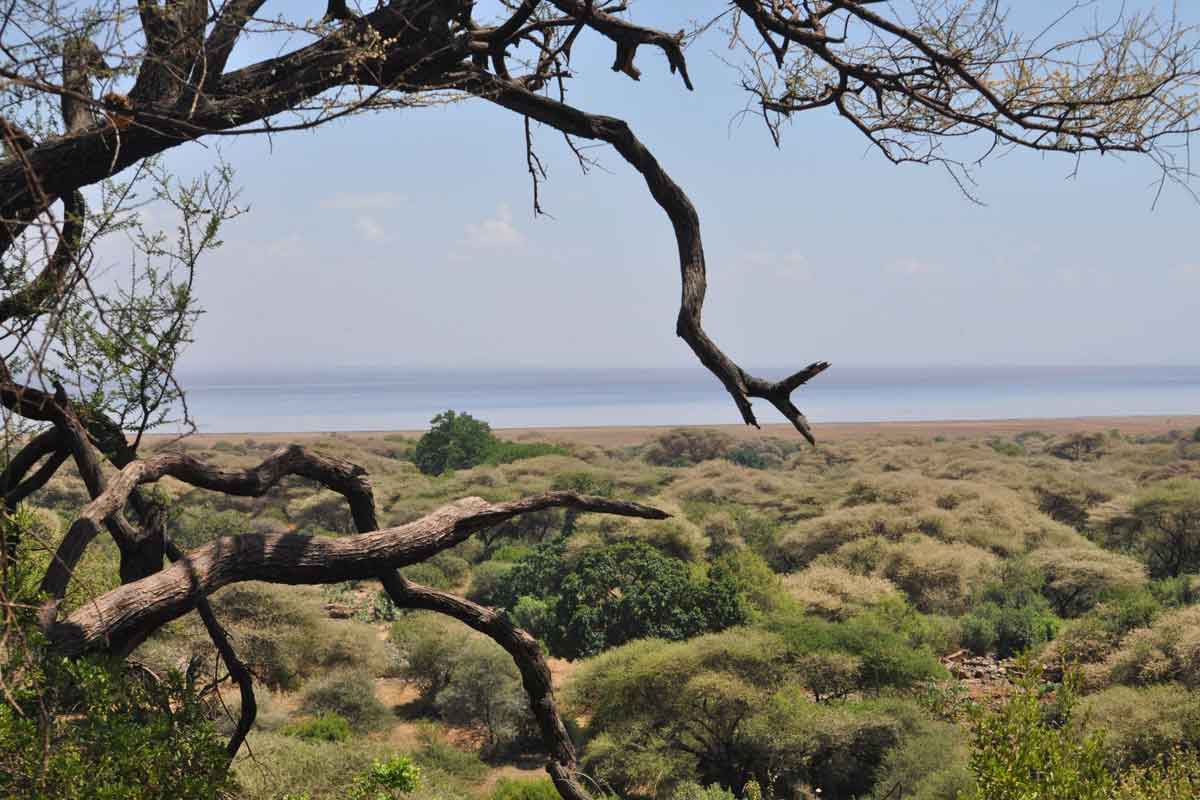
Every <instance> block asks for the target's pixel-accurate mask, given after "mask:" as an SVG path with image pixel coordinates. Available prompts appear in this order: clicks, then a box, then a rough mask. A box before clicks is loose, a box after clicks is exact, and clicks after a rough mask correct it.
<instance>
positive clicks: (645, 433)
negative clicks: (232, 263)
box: [145, 414, 1200, 447]
mask: <svg viewBox="0 0 1200 800" xmlns="http://www.w3.org/2000/svg"><path fill="white" fill-rule="evenodd" d="M1198 427H1200V414H1187V415H1184V414H1179V415H1131V416H1096V417H1044V418H1028V419H995V420H929V421H909V420H904V421H896V422H825V423H814V424H813V431H814V432H815V433H816V436H817V441H818V443H820V442H822V441H825V442H837V441H846V440H854V439H864V438H871V437H878V436H883V437H889V438H894V437H902V436H903V437H917V438H933V437H935V436H946V437H962V438H975V437H983V436H1013V435H1016V434H1018V433H1021V432H1023V431H1041V432H1043V433H1053V434H1068V433H1081V432H1090V431H1107V430H1111V429H1113V428H1116V429H1118V430H1120V431H1121V432H1122V433H1125V434H1134V435H1147V434H1155V433H1166V432H1167V431H1170V430H1194V429H1195V428H1198ZM675 428H692V429H712V430H719V431H721V432H723V433H727V434H729V435H731V436H733V437H735V438H738V439H754V438H761V437H768V436H781V437H788V436H796V435H797V434H796V431H795V429H794V428H792V426H791V425H789V424H787V423H772V424H768V425H763V427H762V429H761V430H757V429H755V428H751V427H748V426H746V425H738V424H717V425H597V426H567V427H554V426H545V427H535V426H529V427H516V428H494V430H495V432H496V434H497V435H499V436H500V437H501V438H504V439H515V440H519V441H557V442H564V443H569V444H591V445H598V446H602V447H624V446H628V445H634V444H639V443H641V442H644V441H646V440H647V439H651V438H653V437H654V436H656V435H658V434H660V433H663V432H664V431H668V430H672V429H675ZM423 432H424V431H423V430H365V431H304V432H294V433H276V432H272V433H256V432H254V431H241V432H228V433H196V434H192V435H190V436H188V437H187V439H188V441H189V442H194V443H197V444H201V445H204V444H211V443H213V442H218V441H221V440H229V439H246V438H252V439H254V440H255V441H257V442H262V443H267V444H270V443H275V442H279V443H286V442H305V441H313V440H315V439H321V438H327V437H331V436H332V437H335V438H348V439H374V438H378V437H381V436H389V435H404V436H419V435H421V434H422V433H423ZM145 438H146V439H147V440H148V441H150V442H159V441H164V440H170V439H174V438H177V435H176V434H168V433H156V434H148V435H147V436H146V437H145Z"/></svg>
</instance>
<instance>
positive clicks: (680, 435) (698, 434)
mask: <svg viewBox="0 0 1200 800" xmlns="http://www.w3.org/2000/svg"><path fill="white" fill-rule="evenodd" d="M733 447H734V439H733V437H732V436H730V435H729V434H727V433H721V432H720V431H715V430H712V429H711V428H677V429H675V430H672V431H668V432H667V433H664V434H662V435H661V436H659V437H657V438H656V439H654V440H653V441H651V442H650V443H649V444H648V445H646V446H645V448H644V449H643V451H642V458H644V459H645V460H646V462H647V463H649V464H654V465H656V466H660V467H686V466H690V465H692V464H699V463H700V462H702V461H708V460H710V459H714V458H723V457H724V456H725V455H726V454H727V453H729V452H730V451H731V450H733Z"/></svg>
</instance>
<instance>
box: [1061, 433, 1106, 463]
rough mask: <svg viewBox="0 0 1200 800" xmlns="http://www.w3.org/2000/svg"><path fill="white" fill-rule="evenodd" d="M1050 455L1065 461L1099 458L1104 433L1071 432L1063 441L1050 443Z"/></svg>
mask: <svg viewBox="0 0 1200 800" xmlns="http://www.w3.org/2000/svg"><path fill="white" fill-rule="evenodd" d="M1048 452H1049V453H1050V455H1052V456H1054V457H1055V458H1062V459H1066V460H1067V461H1086V460H1089V459H1094V458H1099V457H1100V456H1101V455H1102V454H1103V452H1104V434H1102V433H1073V434H1071V435H1070V436H1068V437H1067V438H1065V439H1064V440H1063V441H1061V442H1058V443H1056V444H1054V445H1051V447H1050V448H1049V451H1048Z"/></svg>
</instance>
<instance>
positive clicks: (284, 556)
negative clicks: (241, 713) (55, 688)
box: [44, 492, 667, 655]
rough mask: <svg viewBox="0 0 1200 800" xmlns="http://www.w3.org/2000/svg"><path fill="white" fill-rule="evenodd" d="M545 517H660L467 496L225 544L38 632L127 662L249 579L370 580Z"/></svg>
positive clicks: (614, 505)
mask: <svg viewBox="0 0 1200 800" xmlns="http://www.w3.org/2000/svg"><path fill="white" fill-rule="evenodd" d="M544 508H575V509H578V510H580V511H596V512H600V513H605V514H617V515H621V516H632V517H643V518H647V519H665V518H666V517H667V515H666V514H665V513H663V512H662V511H659V510H657V509H654V508H650V507H648V506H644V505H640V504H638V503H628V502H620V501H615V500H609V499H606V498H601V497H590V496H587V495H580V494H577V493H574V492H549V493H547V494H541V495H535V496H533V497H528V498H525V499H523V500H515V501H512V502H508V503H489V502H487V501H486V500H483V499H482V498H479V497H468V498H465V499H462V500H459V501H458V502H456V503H452V504H451V505H448V506H444V507H443V508H440V509H438V510H437V511H434V512H432V513H431V514H429V515H427V516H425V517H423V518H421V519H419V520H416V521H415V522H410V523H408V524H407V525H401V526H399V527H397V528H387V529H384V530H379V531H375V532H372V533H360V534H355V535H352V536H345V537H342V538H338V539H329V538H324V537H314V536H305V535H302V534H295V533H288V534H243V535H241V536H227V537H222V538H220V539H217V540H215V541H213V542H212V543H210V544H208V545H206V546H204V547H200V548H197V549H196V550H193V551H191V552H190V553H188V554H187V555H186V556H185V557H184V558H183V559H181V560H180V561H177V562H176V563H174V564H172V565H171V566H170V567H168V568H166V569H164V570H162V571H160V572H157V573H155V574H153V575H150V576H148V577H145V578H142V579H141V580H138V581H135V582H133V583H127V584H124V585H122V586H120V587H118V588H116V589H113V590H112V591H109V592H107V593H105V594H103V595H101V596H100V597H97V598H95V599H94V600H91V601H89V602H88V603H87V604H85V605H84V606H82V607H81V608H79V609H78V610H77V611H75V612H74V613H73V614H71V615H70V616H69V617H67V618H66V619H65V620H62V621H59V622H49V621H48V620H44V622H45V625H46V633H47V635H48V637H49V639H50V640H51V642H52V643H53V644H54V645H55V646H56V647H57V648H58V649H59V650H60V651H61V652H63V653H64V654H68V655H70V654H77V653H81V652H84V651H87V650H103V651H107V652H110V653H112V654H114V655H126V654H128V653H129V652H131V651H132V650H133V648H134V647H136V646H137V645H138V644H139V643H141V642H142V641H143V640H144V639H145V637H146V636H148V635H149V634H150V633H151V632H152V631H154V630H156V629H157V628H159V627H161V626H162V625H164V624H166V623H167V622H170V621H171V620H173V619H178V618H179V617H181V616H183V615H184V614H186V613H187V612H189V611H191V610H192V609H193V608H195V607H196V602H197V600H198V599H199V598H202V597H207V596H208V595H209V594H211V593H213V592H215V591H216V590H218V589H220V588H221V587H222V586H227V585H228V584H231V583H237V582H239V581H251V580H257V581H266V582H269V583H284V584H318V583H338V582H341V581H347V580H365V579H370V578H375V577H377V576H378V575H380V574H381V573H382V572H384V571H386V570H389V569H396V568H399V567H403V566H405V565H408V564H416V563H418V562H421V561H424V560H425V559H427V558H429V557H431V556H433V555H434V554H436V553H438V552H440V551H442V550H445V549H446V548H449V547H453V546H454V545H456V544H458V543H459V542H461V541H463V540H465V539H466V538H467V537H469V536H470V535H471V534H473V533H475V532H477V531H480V530H483V529H484V528H489V527H491V526H493V525H496V524H498V523H500V522H503V521H504V520H506V519H509V518H511V517H514V516H516V515H518V514H523V513H526V512H529V511H539V510H541V509H544Z"/></svg>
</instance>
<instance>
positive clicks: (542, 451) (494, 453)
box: [482, 439, 567, 464]
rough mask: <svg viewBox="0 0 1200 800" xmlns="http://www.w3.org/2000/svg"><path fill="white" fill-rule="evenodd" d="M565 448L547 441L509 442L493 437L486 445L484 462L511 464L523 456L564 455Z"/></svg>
mask: <svg viewBox="0 0 1200 800" xmlns="http://www.w3.org/2000/svg"><path fill="white" fill-rule="evenodd" d="M565 455H567V449H566V448H565V447H563V446H562V445H558V444H551V443H549V442H509V441H505V440H504V439H495V440H493V441H492V443H491V445H490V446H489V447H488V450H487V454H486V455H485V457H484V459H483V462H482V463H484V464H511V463H512V462H514V461H520V460H521V459H523V458H537V457H538V456H565Z"/></svg>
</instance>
